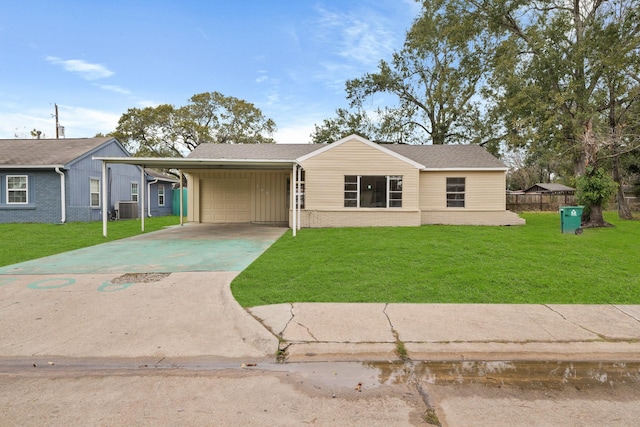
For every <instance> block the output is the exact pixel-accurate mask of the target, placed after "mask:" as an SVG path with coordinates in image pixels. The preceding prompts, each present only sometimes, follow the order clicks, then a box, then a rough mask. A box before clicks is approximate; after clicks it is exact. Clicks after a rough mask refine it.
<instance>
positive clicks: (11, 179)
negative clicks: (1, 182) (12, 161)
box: [7, 175, 29, 203]
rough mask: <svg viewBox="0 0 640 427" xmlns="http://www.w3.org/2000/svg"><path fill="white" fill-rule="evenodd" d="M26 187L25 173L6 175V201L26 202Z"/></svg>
mask: <svg viewBox="0 0 640 427" xmlns="http://www.w3.org/2000/svg"><path fill="white" fill-rule="evenodd" d="M28 187H29V180H28V178H27V176H26V175H9V176H7V203H27V201H28V200H27V191H28Z"/></svg>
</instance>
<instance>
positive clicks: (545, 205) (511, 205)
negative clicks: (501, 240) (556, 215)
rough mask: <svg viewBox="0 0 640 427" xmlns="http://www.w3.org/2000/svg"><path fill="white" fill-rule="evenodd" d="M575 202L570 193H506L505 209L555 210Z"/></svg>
mask: <svg viewBox="0 0 640 427" xmlns="http://www.w3.org/2000/svg"><path fill="white" fill-rule="evenodd" d="M575 204H576V197H575V196H574V195H572V194H507V209H508V210H510V211H512V212H530V211H557V210H558V208H559V207H560V206H567V205H568V206H573V205H575Z"/></svg>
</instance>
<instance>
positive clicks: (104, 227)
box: [102, 160, 108, 237]
mask: <svg viewBox="0 0 640 427" xmlns="http://www.w3.org/2000/svg"><path fill="white" fill-rule="evenodd" d="M107 220H108V218H107V162H105V161H104V160H103V161H102V235H103V236H104V237H107Z"/></svg>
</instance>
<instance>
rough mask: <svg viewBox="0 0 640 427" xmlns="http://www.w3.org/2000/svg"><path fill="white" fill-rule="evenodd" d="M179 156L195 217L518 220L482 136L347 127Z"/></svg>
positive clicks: (380, 222)
mask: <svg viewBox="0 0 640 427" xmlns="http://www.w3.org/2000/svg"><path fill="white" fill-rule="evenodd" d="M166 160H167V161H169V159H166ZM178 161H180V164H181V169H182V171H183V172H184V173H185V174H186V175H187V178H188V182H189V197H188V202H189V209H188V212H189V213H188V220H189V221H192V222H204V223H225V222H247V223H249V222H251V223H281V224H288V225H289V226H293V225H294V224H296V225H297V226H298V227H359V226H419V225H421V224H469V225H520V224H524V220H523V219H521V218H520V217H518V216H517V215H516V214H514V213H512V212H510V211H507V210H506V192H505V189H506V171H507V167H506V166H505V165H504V164H503V163H502V162H501V161H500V160H498V159H496V158H495V157H494V156H492V155H491V154H490V153H488V152H487V151H486V150H485V149H484V148H483V147H480V146H478V145H395V144H389V145H386V144H385V145H379V144H375V143H373V142H371V141H369V140H366V139H364V138H361V137H359V136H356V135H352V136H349V137H347V138H344V139H342V140H340V141H337V142H335V143H333V144H328V145H313V144H304V145H303V144H244V145H231V144H201V145H199V146H198V147H197V148H196V149H195V150H194V151H193V152H192V153H191V154H190V155H189V156H188V157H187V158H186V159H178ZM176 167H177V166H176ZM294 171H296V176H294ZM296 188H299V191H298V192H299V193H300V202H299V204H297V205H296V206H299V209H297V210H292V208H291V207H292V206H293V205H294V204H293V203H292V200H293V197H292V196H291V194H292V192H293V193H295V191H294V190H295V189H296Z"/></svg>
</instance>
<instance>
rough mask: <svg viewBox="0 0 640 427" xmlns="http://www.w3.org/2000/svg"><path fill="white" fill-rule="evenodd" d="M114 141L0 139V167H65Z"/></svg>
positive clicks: (90, 139)
mask: <svg viewBox="0 0 640 427" xmlns="http://www.w3.org/2000/svg"><path fill="white" fill-rule="evenodd" d="M113 139H114V138H111V137H105V138H69V139H0V167H2V166H9V167H16V166H31V167H48V166H63V165H66V164H68V163H70V162H72V161H74V160H76V159H78V158H80V157H82V156H83V155H85V154H87V153H89V152H91V151H93V150H94V149H96V148H98V147H99V146H101V145H102V144H104V143H106V142H107V141H110V140H113Z"/></svg>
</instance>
